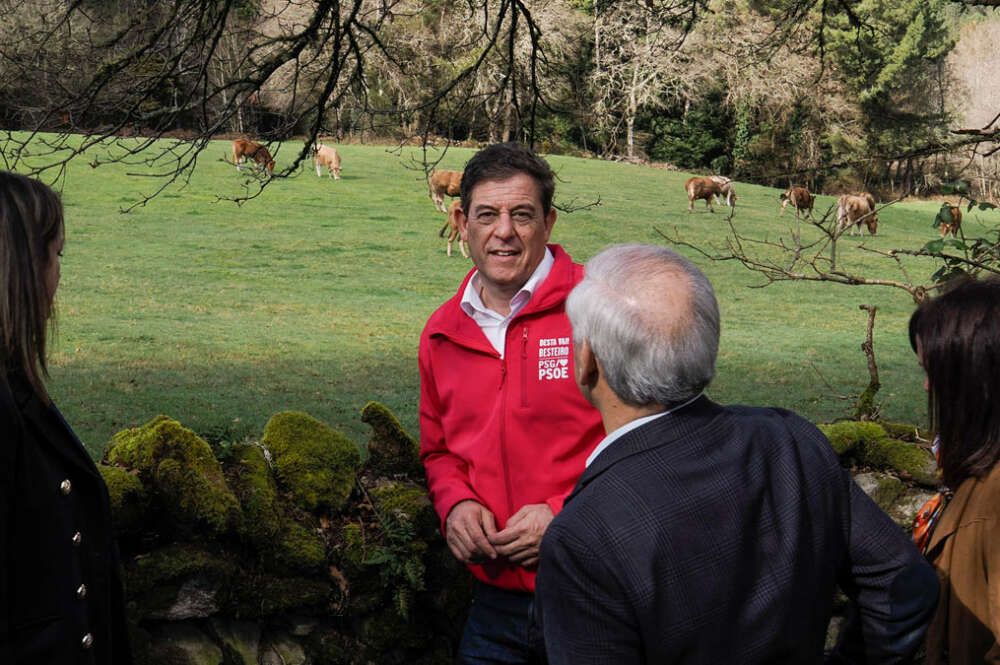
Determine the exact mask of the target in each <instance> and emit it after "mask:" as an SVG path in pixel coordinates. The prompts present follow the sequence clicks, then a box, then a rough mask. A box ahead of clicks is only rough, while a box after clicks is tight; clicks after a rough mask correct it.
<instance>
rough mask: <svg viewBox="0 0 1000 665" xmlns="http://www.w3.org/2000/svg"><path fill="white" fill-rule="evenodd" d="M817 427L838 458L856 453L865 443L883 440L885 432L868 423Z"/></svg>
mask: <svg viewBox="0 0 1000 665" xmlns="http://www.w3.org/2000/svg"><path fill="white" fill-rule="evenodd" d="M818 427H819V429H820V431H821V432H823V434H825V435H826V438H827V439H829V440H830V445H832V446H833V450H834V451H835V452H836V453H837V455H839V456H840V457H844V456H845V455H851V454H854V453H856V451H857V449H858V448H859V446H862V445H863V444H865V443H868V442H871V441H877V440H879V439H882V438H885V430H884V429H882V428H881V427H880V426H879V425H876V424H875V423H870V422H860V421H854V420H849V421H844V422H839V423H833V424H832V425H818Z"/></svg>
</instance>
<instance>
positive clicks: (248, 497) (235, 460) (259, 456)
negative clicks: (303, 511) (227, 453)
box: [225, 443, 282, 545]
mask: <svg viewBox="0 0 1000 665" xmlns="http://www.w3.org/2000/svg"><path fill="white" fill-rule="evenodd" d="M225 475H226V481H227V483H228V485H229V487H230V489H231V490H232V492H233V495H234V496H235V497H236V499H237V501H239V504H240V508H241V509H242V510H243V516H244V520H243V522H242V524H241V527H240V536H242V537H243V538H244V539H245V540H247V541H249V542H251V543H256V544H258V545H263V544H266V543H268V542H269V541H273V539H274V538H275V537H276V536H277V535H278V534H279V533H280V532H281V527H282V524H281V519H280V517H279V512H278V486H277V483H276V482H275V480H274V476H273V475H272V473H271V466H270V465H269V464H268V463H267V459H265V457H264V451H263V450H262V449H261V448H260V446H255V445H251V444H244V443H238V444H235V445H234V446H233V447H232V449H231V457H230V463H229V464H228V465H227V467H226V474H225Z"/></svg>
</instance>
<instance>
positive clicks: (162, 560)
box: [125, 544, 237, 596]
mask: <svg viewBox="0 0 1000 665" xmlns="http://www.w3.org/2000/svg"><path fill="white" fill-rule="evenodd" d="M236 571H237V566H236V564H235V563H234V562H232V561H231V560H229V559H227V558H225V557H224V556H222V555H220V554H219V553H217V552H214V551H211V550H208V549H206V548H202V547H198V546H197V545H191V544H175V545H169V546H167V547H164V548H162V549H159V550H155V551H153V552H151V553H149V554H145V555H142V556H137V557H135V559H134V560H133V561H131V562H130V563H129V564H128V565H127V566H126V567H125V575H126V583H127V588H128V592H129V596H132V595H133V594H140V593H144V592H146V591H149V590H151V589H154V588H156V587H162V586H165V585H167V584H169V583H170V582H174V581H177V580H179V579H183V578H186V577H191V576H194V575H199V576H201V577H207V578H209V579H214V580H221V581H223V582H225V581H227V580H230V579H232V578H233V577H234V576H235V575H236Z"/></svg>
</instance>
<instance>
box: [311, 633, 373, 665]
mask: <svg viewBox="0 0 1000 665" xmlns="http://www.w3.org/2000/svg"><path fill="white" fill-rule="evenodd" d="M305 644H306V648H307V650H308V652H309V654H310V655H311V656H312V657H313V658H314V659H315V660H314V661H313V662H315V663H317V664H318V665H354V664H355V663H358V664H359V665H360V664H361V663H366V662H371V661H367V660H366V659H365V658H364V650H365V649H364V646H363V645H361V644H358V642H357V640H355V639H354V638H353V637H351V636H350V635H345V634H344V633H342V632H340V631H338V630H336V629H334V628H324V629H322V630H317V631H313V632H312V633H310V634H309V635H308V636H307V637H306V640H305Z"/></svg>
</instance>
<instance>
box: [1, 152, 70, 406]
mask: <svg viewBox="0 0 1000 665" xmlns="http://www.w3.org/2000/svg"><path fill="white" fill-rule="evenodd" d="M62 232H63V209H62V202H61V201H60V200H59V195H58V194H56V193H55V192H53V191H52V190H51V189H50V188H49V187H48V186H46V185H44V184H42V183H41V182H39V181H37V180H34V179H32V178H27V177H25V176H23V175H18V174H16V173H9V172H7V171H0V359H2V361H3V368H2V373H0V381H2V382H5V383H6V382H8V380H9V378H10V376H11V375H12V374H20V375H21V376H22V377H23V378H24V379H25V380H26V381H27V382H28V384H29V385H30V386H31V388H32V390H33V391H34V392H35V394H36V395H38V397H39V398H41V399H42V400H43V401H46V402H47V401H48V394H47V393H46V391H45V386H44V384H43V383H42V377H43V376H48V368H47V366H46V362H45V342H46V331H47V328H48V325H49V321H50V320H51V318H52V295H51V294H50V293H49V287H48V284H47V282H46V273H47V271H48V268H49V245H50V244H51V243H52V242H53V241H54V240H55V239H56V238H58V237H59V234H61V233H62ZM8 387H9V386H8Z"/></svg>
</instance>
